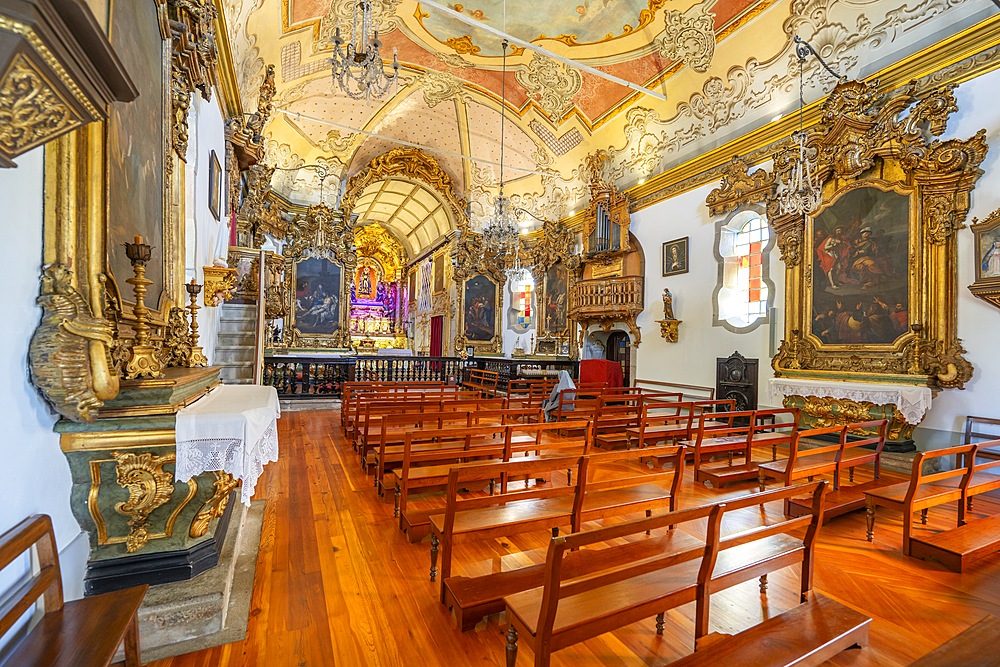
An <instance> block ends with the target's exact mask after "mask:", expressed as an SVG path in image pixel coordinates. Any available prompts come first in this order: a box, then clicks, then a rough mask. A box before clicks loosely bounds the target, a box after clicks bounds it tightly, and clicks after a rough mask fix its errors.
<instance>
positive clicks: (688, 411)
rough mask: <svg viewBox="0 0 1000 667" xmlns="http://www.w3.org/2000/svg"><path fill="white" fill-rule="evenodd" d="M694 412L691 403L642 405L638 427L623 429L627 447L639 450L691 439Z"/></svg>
mask: <svg viewBox="0 0 1000 667" xmlns="http://www.w3.org/2000/svg"><path fill="white" fill-rule="evenodd" d="M693 416H694V410H693V409H692V405H691V403H656V402H653V403H643V406H642V414H641V415H640V417H639V425H638V426H635V427H632V428H628V429H625V436H626V438H627V442H628V446H629V447H631V446H632V444H633V443H635V445H636V446H637V447H639V448H640V449H642V448H643V447H650V446H652V445H657V444H660V443H669V444H673V443H676V442H679V441H681V440H689V439H690V438H691V427H692V423H693V421H692V418H693Z"/></svg>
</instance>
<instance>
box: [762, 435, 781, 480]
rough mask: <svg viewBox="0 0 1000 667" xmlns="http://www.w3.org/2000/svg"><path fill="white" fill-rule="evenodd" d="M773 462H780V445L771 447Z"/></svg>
mask: <svg viewBox="0 0 1000 667" xmlns="http://www.w3.org/2000/svg"><path fill="white" fill-rule="evenodd" d="M771 460H772V461H777V460H778V445H771ZM762 490H763V489H762Z"/></svg>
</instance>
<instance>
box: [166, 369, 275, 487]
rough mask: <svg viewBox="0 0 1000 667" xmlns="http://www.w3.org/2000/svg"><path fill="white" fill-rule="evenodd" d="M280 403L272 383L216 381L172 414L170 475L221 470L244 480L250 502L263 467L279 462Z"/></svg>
mask: <svg viewBox="0 0 1000 667" xmlns="http://www.w3.org/2000/svg"><path fill="white" fill-rule="evenodd" d="M280 416H281V406H280V405H279V403H278V392H277V390H275V388H274V387H258V386H255V385H220V386H218V387H216V388H215V389H213V390H212V391H211V392H210V393H209V394H208V395H207V396H203V397H202V398H200V399H198V400H197V401H195V402H194V403H192V404H191V405H189V406H187V407H186V408H183V409H181V410H180V411H179V412H178V413H177V425H176V438H177V466H176V471H175V473H174V478H175V479H176V480H177V481H178V482H186V481H187V480H189V479H191V478H192V477H194V476H195V475H200V474H201V473H203V472H209V471H212V470H224V471H226V472H228V473H229V474H230V475H232V476H233V477H235V478H237V479H239V480H241V481H242V482H243V489H242V493H241V497H240V499H241V500H242V501H243V504H244V505H247V506H249V505H250V498H251V497H252V496H253V490H254V487H255V486H256V485H257V480H258V479H259V478H260V476H261V473H263V472H264V465H265V464H267V463H270V462H271V461H277V460H278V425H277V423H276V422H277V419H278V418H279V417H280Z"/></svg>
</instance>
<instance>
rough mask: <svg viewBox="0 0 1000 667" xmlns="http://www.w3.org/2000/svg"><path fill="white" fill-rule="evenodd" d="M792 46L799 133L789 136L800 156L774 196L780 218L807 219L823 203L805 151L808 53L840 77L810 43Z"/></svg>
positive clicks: (808, 155) (803, 41) (807, 152)
mask: <svg viewBox="0 0 1000 667" xmlns="http://www.w3.org/2000/svg"><path fill="white" fill-rule="evenodd" d="M795 45H796V46H795V55H796V56H797V57H798V60H799V129H798V131H797V132H795V134H793V135H792V138H793V139H794V140H795V142H796V143H797V144H798V148H799V154H798V157H797V158H796V160H795V162H794V164H792V169H791V173H790V174H789V180H788V182H787V183H785V182H784V181H783V180H782V179H781V178H780V177H779V179H778V185H777V188H776V189H775V195H776V197H777V199H778V208H779V210H780V211H781V212H782V213H783V214H785V215H807V214H809V213H812V212H813V211H815V210H816V208H817V207H818V206H819V205H820V203H821V202H822V201H823V189H822V188H821V187H820V184H819V182H818V181H817V179H816V173H815V171H816V168H815V164H814V160H812V159H810V151H809V148H807V147H806V139H807V138H808V135H807V134H806V132H805V130H804V129H803V127H802V110H803V107H805V98H804V96H803V88H804V85H803V70H804V68H805V62H806V57H807V56H808V55H809V54H810V53H811V54H812V55H814V56H816V59H817V60H819V62H820V64H821V65H822V66H823V67H824V68H825V69H826V71H828V72H830V74H833V75H834V76H835V77H837V79H840V77H839V76H838V75H837V73H836V72H834V71H833V70H832V69H830V66H829V65H827V64H826V62H825V61H824V60H823V58H822V57H820V55H819V54H818V53H817V52H816V50H815V49H814V48H813V47H812V45H811V44H810V43H809V42H807V41H805V40H804V39H802V38H801V37H799V36H798V35H795Z"/></svg>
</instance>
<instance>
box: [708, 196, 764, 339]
mask: <svg viewBox="0 0 1000 667" xmlns="http://www.w3.org/2000/svg"><path fill="white" fill-rule="evenodd" d="M773 245H774V241H773V239H772V238H771V230H770V228H769V227H768V225H767V220H766V219H765V217H764V210H763V209H760V208H758V207H744V208H742V209H740V210H738V211H735V212H734V213H733V214H732V215H730V216H729V218H728V219H726V220H724V221H722V222H720V223H719V225H718V227H717V230H716V243H715V251H716V258H717V259H718V260H719V283H718V285H717V286H716V288H715V319H714V322H713V324H715V325H716V326H722V327H725V328H727V329H729V330H730V331H733V332H735V333H745V332H748V331H753V330H754V329H756V328H757V327H758V326H760V325H761V324H762V323H764V322H766V321H767V314H768V310H769V309H770V307H771V304H772V303H773V299H774V284H773V283H772V282H771V279H770V276H769V275H768V268H769V262H768V257H769V251H770V250H771V247H772V246H773Z"/></svg>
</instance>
